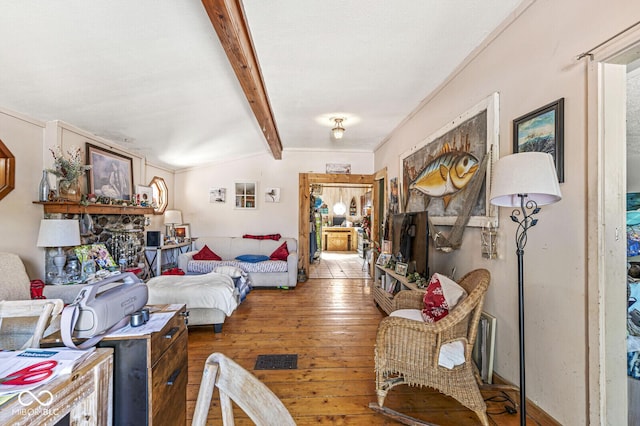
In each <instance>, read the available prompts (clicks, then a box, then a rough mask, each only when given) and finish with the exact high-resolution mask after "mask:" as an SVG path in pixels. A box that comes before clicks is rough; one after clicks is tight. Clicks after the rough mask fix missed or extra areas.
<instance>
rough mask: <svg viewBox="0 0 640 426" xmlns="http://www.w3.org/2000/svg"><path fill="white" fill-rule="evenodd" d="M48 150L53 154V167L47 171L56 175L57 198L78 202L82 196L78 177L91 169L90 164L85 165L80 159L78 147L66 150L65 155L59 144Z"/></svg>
mask: <svg viewBox="0 0 640 426" xmlns="http://www.w3.org/2000/svg"><path fill="white" fill-rule="evenodd" d="M50 151H51V155H53V168H52V169H49V170H47V171H48V172H49V173H51V174H52V175H54V176H56V177H57V183H58V199H59V200H63V201H74V202H79V201H80V199H81V198H82V190H81V188H80V177H82V175H83V174H84V172H86V171H87V170H89V169H91V166H88V165H85V164H84V161H82V155H81V151H80V148H77V147H75V148H72V149H70V150H68V151H67V156H66V157H65V156H64V155H63V153H62V149H61V148H60V147H59V146H58V147H57V148H56V149H55V150H53V149H50Z"/></svg>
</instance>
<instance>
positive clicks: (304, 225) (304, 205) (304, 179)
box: [298, 173, 377, 274]
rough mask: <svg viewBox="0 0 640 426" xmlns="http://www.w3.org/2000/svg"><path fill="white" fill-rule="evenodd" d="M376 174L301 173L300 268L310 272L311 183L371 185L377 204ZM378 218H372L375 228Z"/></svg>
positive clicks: (299, 184) (373, 203) (373, 200)
mask: <svg viewBox="0 0 640 426" xmlns="http://www.w3.org/2000/svg"><path fill="white" fill-rule="evenodd" d="M374 176H375V175H352V174H342V173H300V174H299V175H298V201H299V202H300V210H299V211H298V269H299V268H304V270H305V271H306V272H307V274H308V273H309V263H310V262H309V232H310V226H309V212H310V211H311V210H310V208H311V189H310V188H311V185H312V184H323V183H330V184H341V183H342V184H351V185H371V186H372V188H374V191H373V192H372V197H371V198H372V199H371V204H372V205H375V202H376V191H375V182H374ZM374 219H376V218H374V217H373V215H372V218H371V221H372V223H371V227H372V228H373V229H375V228H376V227H377V225H376V223H377V222H376V221H377V219H376V220H374Z"/></svg>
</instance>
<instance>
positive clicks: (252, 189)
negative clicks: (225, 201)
mask: <svg viewBox="0 0 640 426" xmlns="http://www.w3.org/2000/svg"><path fill="white" fill-rule="evenodd" d="M256 189H257V184H256V182H236V208H237V209H255V208H256V192H257V191H256Z"/></svg>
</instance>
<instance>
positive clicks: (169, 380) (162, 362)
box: [149, 328, 188, 426]
mask: <svg viewBox="0 0 640 426" xmlns="http://www.w3.org/2000/svg"><path fill="white" fill-rule="evenodd" d="M172 341H173V342H172V343H173V344H172V345H170V346H169V347H168V348H167V350H166V351H165V352H164V354H163V355H162V357H161V358H160V359H159V361H158V363H157V364H155V365H154V366H153V368H152V372H151V401H149V405H150V406H149V410H150V412H151V415H152V419H153V421H152V423H153V424H154V425H170V426H175V425H184V424H185V421H186V410H187V401H186V398H185V395H186V389H187V381H188V372H187V368H188V367H187V365H188V364H187V332H186V330H185V329H184V328H182V330H181V331H180V332H179V333H178V334H177V335H176V336H174V337H173V338H172Z"/></svg>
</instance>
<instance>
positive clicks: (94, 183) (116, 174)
mask: <svg viewBox="0 0 640 426" xmlns="http://www.w3.org/2000/svg"><path fill="white" fill-rule="evenodd" d="M87 164H88V165H90V166H91V169H90V170H89V171H88V173H87V176H88V179H89V182H88V188H89V193H92V194H96V195H97V196H100V197H109V198H113V199H116V200H125V201H131V193H132V190H133V160H132V159H131V158H130V157H126V156H124V155H122V154H118V153H116V152H113V151H109V150H108V149H105V148H101V147H99V146H95V145H91V144H90V143H87Z"/></svg>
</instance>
